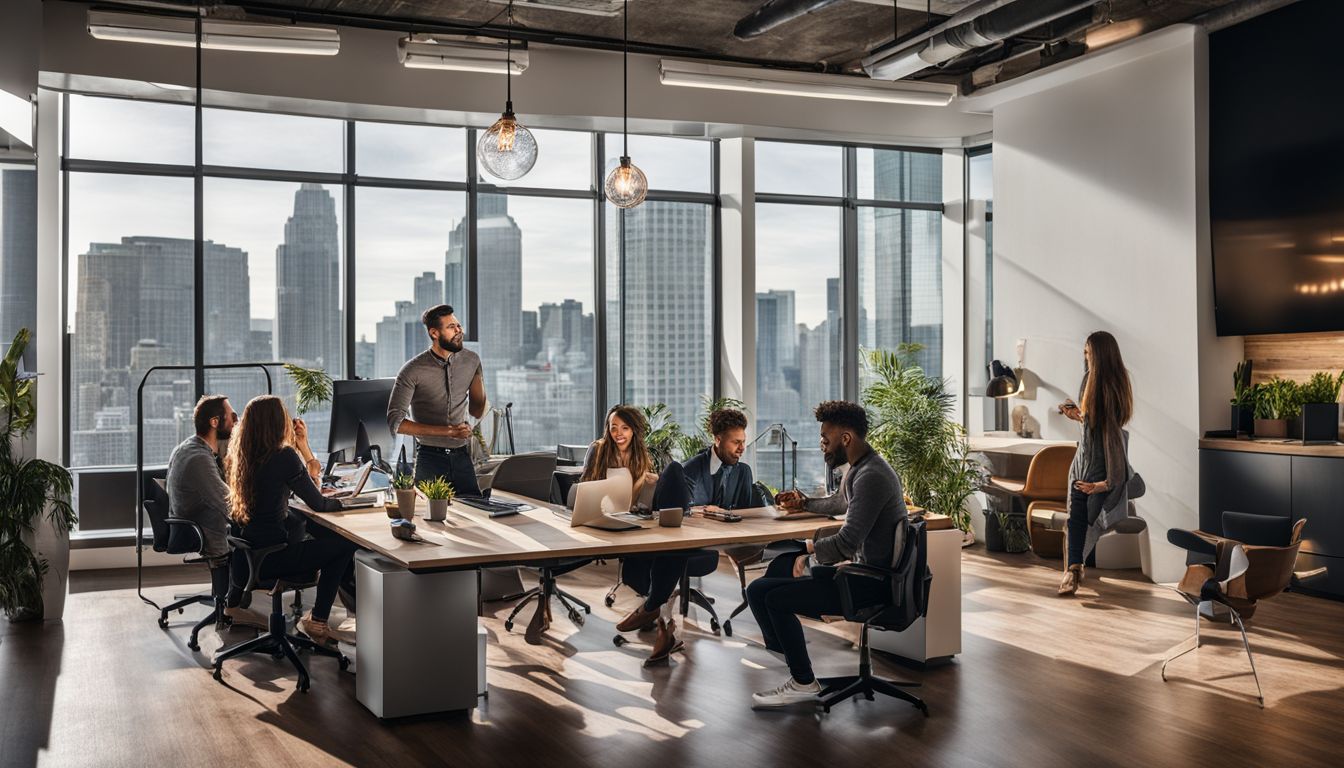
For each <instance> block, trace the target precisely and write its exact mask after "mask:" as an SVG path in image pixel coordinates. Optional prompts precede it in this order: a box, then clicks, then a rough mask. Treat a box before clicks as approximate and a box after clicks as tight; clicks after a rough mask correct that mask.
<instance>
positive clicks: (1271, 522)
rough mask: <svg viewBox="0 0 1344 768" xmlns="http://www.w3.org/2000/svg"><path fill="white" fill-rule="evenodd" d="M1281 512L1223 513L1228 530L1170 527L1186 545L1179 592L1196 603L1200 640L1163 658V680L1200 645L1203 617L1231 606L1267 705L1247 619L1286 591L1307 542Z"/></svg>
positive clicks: (1175, 541)
mask: <svg viewBox="0 0 1344 768" xmlns="http://www.w3.org/2000/svg"><path fill="white" fill-rule="evenodd" d="M1306 523H1307V521H1306V520H1305V519H1300V520H1298V521H1297V522H1296V523H1294V522H1293V521H1292V519H1291V518H1288V517H1283V516H1280V515H1255V514H1248V513H1245V512H1224V513H1223V535H1222V536H1216V535H1214V534H1211V533H1206V532H1204V531H1183V530H1180V529H1177V528H1173V529H1171V530H1169V531H1167V541H1169V542H1171V543H1172V544H1174V545H1176V546H1177V547H1180V548H1181V549H1184V550H1185V551H1186V562H1187V563H1188V565H1187V566H1186V569H1185V576H1184V577H1182V578H1181V581H1180V583H1179V584H1177V585H1176V592H1177V593H1178V594H1180V596H1181V597H1183V598H1185V600H1186V602H1188V603H1190V605H1192V606H1194V608H1195V644H1194V646H1193V647H1190V648H1186V649H1185V650H1184V651H1181V652H1180V653H1177V654H1175V655H1174V656H1171V657H1169V658H1168V659H1166V660H1165V661H1163V662H1162V680H1163V682H1165V681H1166V679H1167V665H1168V664H1170V663H1171V662H1173V661H1175V660H1176V659H1177V658H1179V657H1181V656H1184V655H1185V654H1187V653H1190V652H1191V651H1195V650H1198V649H1199V645H1200V637H1199V622H1200V617H1201V616H1203V617H1206V618H1209V619H1214V618H1215V617H1216V615H1217V613H1219V612H1220V611H1219V610H1218V606H1221V607H1222V608H1223V609H1226V610H1227V612H1228V614H1230V616H1229V618H1230V621H1231V623H1233V624H1236V625H1237V629H1239V630H1241V644H1242V646H1243V647H1244V648H1245V649H1246V660H1247V661H1249V662H1250V664H1251V676H1252V677H1254V678H1255V692H1256V697H1257V698H1258V699H1259V701H1260V708H1261V709H1264V707H1265V694H1264V691H1263V690H1262V689H1261V687H1260V675H1259V673H1257V672H1256V670H1255V657H1253V656H1252V655H1251V642H1250V640H1249V639H1247V636H1246V624H1245V620H1247V619H1250V618H1251V617H1252V616H1254V615H1255V609H1256V606H1257V603H1258V602H1259V601H1260V600H1264V599H1267V598H1270V597H1273V596H1274V595H1277V594H1279V593H1280V592H1282V591H1283V590H1284V589H1285V588H1286V587H1287V586H1288V584H1289V582H1290V581H1291V580H1292V578H1293V566H1294V565H1295V564H1296V562H1297V550H1298V548H1299V547H1300V546H1301V544H1302V528H1303V526H1305V525H1306Z"/></svg>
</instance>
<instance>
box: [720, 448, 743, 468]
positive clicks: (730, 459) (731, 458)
mask: <svg viewBox="0 0 1344 768" xmlns="http://www.w3.org/2000/svg"><path fill="white" fill-rule="evenodd" d="M714 453H716V454H718V456H719V461H721V462H723V463H724V464H727V465H728V466H730V467H731V466H733V465H734V464H736V463H737V462H738V461H741V457H739V456H737V455H735V454H731V453H725V452H723V451H720V450H719V449H718V448H715V449H714Z"/></svg>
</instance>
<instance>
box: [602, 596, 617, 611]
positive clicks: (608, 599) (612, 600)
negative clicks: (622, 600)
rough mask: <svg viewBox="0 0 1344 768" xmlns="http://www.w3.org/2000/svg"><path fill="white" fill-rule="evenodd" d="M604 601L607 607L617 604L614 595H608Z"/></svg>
mask: <svg viewBox="0 0 1344 768" xmlns="http://www.w3.org/2000/svg"><path fill="white" fill-rule="evenodd" d="M602 602H604V603H606V604H607V607H608V608H610V607H611V606H613V605H615V604H616V598H614V597H612V596H611V595H607V596H606V597H604V598H602Z"/></svg>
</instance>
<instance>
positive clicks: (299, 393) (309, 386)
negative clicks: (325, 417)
mask: <svg viewBox="0 0 1344 768" xmlns="http://www.w3.org/2000/svg"><path fill="white" fill-rule="evenodd" d="M285 373H287V374H289V378H290V380H291V381H293V382H294V389H295V395H294V400H295V402H294V404H295V406H296V407H297V410H298V412H299V415H300V416H302V415H303V414H305V413H307V412H308V411H311V410H312V409H314V408H316V407H318V406H319V405H322V404H323V403H326V402H330V400H331V377H330V376H328V375H327V372H326V371H324V370H322V369H321V368H304V367H302V366H298V365H294V364H293V363H285Z"/></svg>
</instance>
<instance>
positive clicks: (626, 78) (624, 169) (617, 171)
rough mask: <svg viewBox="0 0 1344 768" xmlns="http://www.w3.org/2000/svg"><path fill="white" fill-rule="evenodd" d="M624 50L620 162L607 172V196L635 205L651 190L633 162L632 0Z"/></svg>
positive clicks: (613, 201)
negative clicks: (631, 108) (631, 131)
mask: <svg viewBox="0 0 1344 768" xmlns="http://www.w3.org/2000/svg"><path fill="white" fill-rule="evenodd" d="M622 40H623V48H622V51H621V99H622V106H621V164H620V165H618V166H616V167H615V168H613V169H611V173H610V174H608V175H607V183H606V185H605V190H606V193H607V199H608V200H610V201H611V204H612V205H614V206H616V207H617V208H634V207H635V206H637V205H639V204H640V203H642V202H644V196H645V195H647V194H648V193H649V180H648V179H647V178H645V177H644V172H643V171H641V170H639V167H638V166H636V165H635V164H634V163H632V162H630V0H625V30H624V32H623V33H622Z"/></svg>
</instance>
